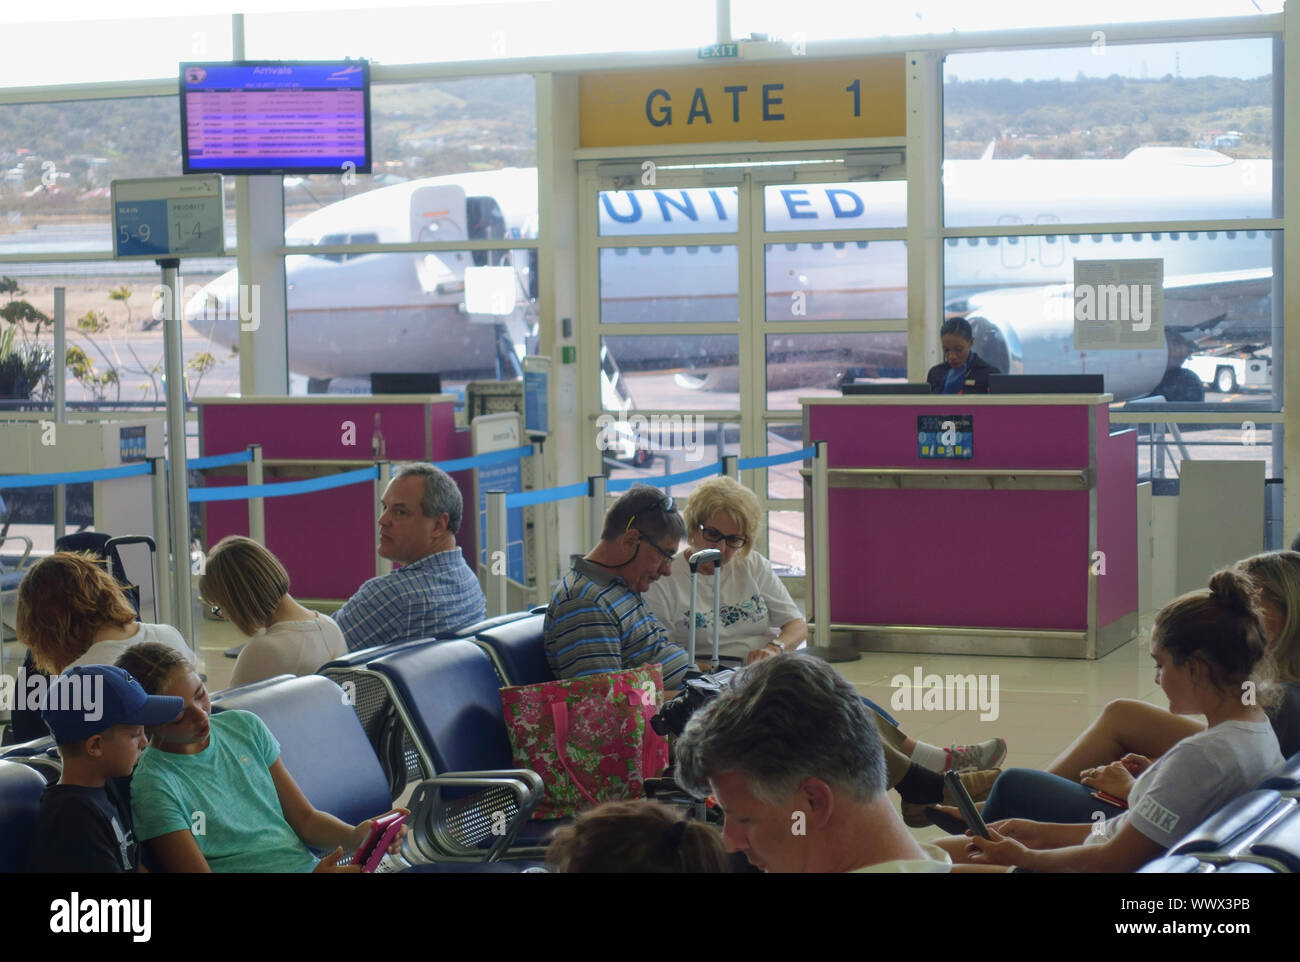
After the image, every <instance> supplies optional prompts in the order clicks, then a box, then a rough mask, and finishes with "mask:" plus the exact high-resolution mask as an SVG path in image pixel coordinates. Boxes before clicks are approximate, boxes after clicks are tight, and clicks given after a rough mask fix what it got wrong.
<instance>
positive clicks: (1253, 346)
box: [944, 230, 1281, 402]
mask: <svg viewBox="0 0 1300 962" xmlns="http://www.w3.org/2000/svg"><path fill="white" fill-rule="evenodd" d="M1275 241H1276V237H1275V232H1273V231H1263V230H1242V231H1207V232H1196V231H1193V232H1188V233H1181V232H1177V231H1175V232H1172V233H1170V232H1153V233H1147V234H1068V235H1066V234H1055V235H1046V234H1045V235H1041V236H1028V237H1000V238H998V237H969V238H955V237H953V238H948V239H947V241H946V242H945V244H944V254H945V257H944V282H945V298H946V306H947V311H948V313H949V314H962V315H965V316H966V317H967V318H968V319H970V321H971V322H972V325H973V326H974V328H975V335H976V337H975V350H976V351H977V352H978V353H979V354H980V356H981V357H984V358H985V359H987V360H988V361H989V362H990V363H991V364H993V365H994V366H996V367H998V368H1001V369H1002V370H1003V371H1004V372H1008V373H1013V374H1083V373H1093V374H1097V373H1100V374H1104V375H1105V377H1106V390H1107V391H1108V392H1110V393H1112V394H1114V395H1115V399H1116V400H1117V401H1123V400H1128V399H1130V398H1138V397H1143V396H1146V395H1149V394H1155V393H1161V394H1164V396H1165V397H1166V398H1168V399H1169V400H1170V401H1179V402H1197V401H1201V400H1207V401H1231V400H1237V399H1241V400H1255V401H1258V400H1260V399H1261V398H1262V397H1264V396H1265V395H1261V393H1260V392H1261V391H1265V392H1267V391H1270V390H1271V389H1272V385H1273V378H1272V375H1271V373H1269V372H1267V371H1265V372H1260V371H1258V370H1254V371H1251V372H1249V373H1250V378H1251V379H1252V380H1251V383H1250V384H1247V380H1248V377H1247V375H1248V372H1247V370H1246V367H1245V365H1246V363H1247V361H1246V358H1241V361H1242V365H1243V367H1242V371H1241V376H1240V377H1239V378H1237V380H1238V382H1239V384H1238V385H1232V386H1231V387H1233V388H1234V390H1232V391H1230V392H1228V393H1227V394H1224V393H1222V392H1221V390H1220V388H1221V387H1223V386H1228V385H1220V384H1216V383H1215V381H1216V378H1215V373H1216V372H1215V370H1210V371H1208V372H1206V376H1205V377H1204V378H1198V376H1197V373H1194V372H1193V371H1192V370H1191V368H1196V370H1197V371H1200V369H1201V366H1205V365H1209V366H1211V367H1215V368H1217V366H1220V365H1219V364H1214V363H1213V362H1207V361H1204V360H1203V357H1204V356H1205V355H1210V354H1221V353H1225V352H1226V353H1228V354H1234V355H1243V354H1244V355H1249V356H1251V357H1266V358H1267V357H1272V356H1276V352H1277V351H1280V350H1281V343H1280V337H1281V331H1280V330H1275V328H1274V319H1273V297H1272V287H1273V274H1274V250H1275V247H1276V246H1277V245H1276V244H1275ZM1150 258H1160V259H1163V261H1164V307H1165V317H1164V324H1165V345H1164V346H1163V347H1162V348H1160V349H1157V350H1143V351H1131V350H1130V351H1124V350H1092V351H1077V350H1075V348H1074V315H1075V312H1076V304H1075V298H1074V289H1073V286H1072V285H1073V281H1074V261H1075V260H1076V259H1083V260H1132V259H1150ZM1189 359H1192V363H1191V365H1190V366H1189V365H1188V364H1187V362H1188V360H1189ZM1222 363H1228V362H1220V364H1222ZM1261 373H1262V375H1263V376H1264V377H1265V378H1266V379H1267V383H1265V384H1260V383H1258V380H1257V379H1258V378H1259V377H1260V376H1261ZM1206 384H1210V385H1211V386H1210V387H1206V386H1205V385H1206ZM1236 387H1242V388H1245V387H1249V388H1250V390H1251V393H1250V394H1245V393H1242V392H1240V391H1237V390H1235V388H1236ZM1206 391H1209V392H1210V393H1208V394H1207V393H1205V392H1206Z"/></svg>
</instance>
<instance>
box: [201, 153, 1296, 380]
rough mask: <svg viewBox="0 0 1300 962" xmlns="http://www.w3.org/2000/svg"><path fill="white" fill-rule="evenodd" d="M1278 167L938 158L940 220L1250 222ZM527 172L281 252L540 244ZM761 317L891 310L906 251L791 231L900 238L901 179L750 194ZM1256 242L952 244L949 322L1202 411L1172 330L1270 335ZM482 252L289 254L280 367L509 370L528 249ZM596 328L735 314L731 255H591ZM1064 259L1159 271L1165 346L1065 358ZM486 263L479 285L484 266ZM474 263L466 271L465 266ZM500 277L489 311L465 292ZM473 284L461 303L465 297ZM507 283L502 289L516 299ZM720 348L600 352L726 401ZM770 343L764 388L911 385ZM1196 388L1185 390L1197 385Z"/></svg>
mask: <svg viewBox="0 0 1300 962" xmlns="http://www.w3.org/2000/svg"><path fill="white" fill-rule="evenodd" d="M1272 176H1273V174H1272V162H1271V161H1269V160H1234V159H1232V158H1230V157H1227V156H1225V155H1224V154H1221V153H1218V152H1216V151H1212V150H1202V149H1192V148H1141V149H1138V150H1135V151H1133V152H1132V153H1130V154H1129V155H1128V156H1127V157H1126V158H1124V159H1123V160H1031V159H1021V160H993V159H991V158H990V156H989V153H988V152H987V151H986V153H985V157H983V158H981V159H979V160H965V161H963V160H950V161H947V162H946V163H945V164H944V194H945V203H946V208H947V210H946V223H948V224H949V226H987V225H990V224H996V225H998V226H1005V225H1016V224H1025V225H1038V226H1042V227H1044V228H1050V225H1052V224H1068V223H1072V222H1079V221H1091V222H1098V223H1101V222H1107V221H1112V222H1121V221H1160V220H1208V219H1226V218H1233V219H1242V218H1264V217H1270V216H1272V189H1271V183H1272ZM536 190H537V179H536V171H535V170H533V169H507V170H500V171H492V172H487V173H473V174H458V175H450V176H444V177H432V178H424V179H421V180H416V181H411V182H408V183H403V184H398V185H395V186H392V187H386V188H382V189H378V190H374V191H370V192H368V193H365V194H360V195H357V196H355V197H351V198H348V199H347V200H344V201H340V202H338V203H335V204H331V205H329V206H327V207H324V208H322V209H320V210H318V211H315V212H313V213H311V214H309V215H307V216H306V217H304V218H302V219H301V220H300V221H298V222H297V223H295V224H294V225H293V226H292V227H291V228H289V230H288V231H287V232H286V233H287V238H288V243H289V244H294V243H302V244H341V243H347V242H371V243H374V242H403V241H418V240H463V239H466V238H469V239H480V238H482V239H507V238H529V237H535V236H536V231H537V216H536V211H537V204H536ZM737 206H738V192H737V190H736V189H735V188H734V187H707V188H706V187H701V188H688V189H677V188H659V189H647V190H633V191H605V192H602V194H601V195H600V198H599V201H598V213H599V224H598V229H599V232H600V235H601V236H602V237H630V236H646V235H650V236H655V235H667V234H676V235H682V234H691V233H698V234H715V235H716V234H720V233H722V234H725V233H732V232H735V231H736V230H737V227H738V224H739V221H738V210H737ZM764 207H765V229H766V231H767V232H768V234H769V236H768V238H767V250H766V254H765V256H766V272H767V273H766V288H767V297H766V304H765V310H766V312H767V314H766V316H767V317H768V318H771V319H783V320H795V319H806V320H809V321H814V320H831V319H834V320H846V319H863V318H866V319H901V318H904V317H906V303H907V289H906V278H907V263H906V256H907V255H906V245H905V243H904V242H903V241H901V240H899V241H870V242H867V241H848V242H845V241H832V242H825V243H820V242H811V243H809V242H805V243H800V244H793V243H790V244H786V243H782V242H781V237H780V234H781V232H784V231H790V230H804V231H809V230H841V229H871V228H897V227H902V226H904V225H905V223H906V185H905V184H903V183H902V182H898V181H891V182H858V183H846V184H806V185H780V186H768V187H766V188H765V198H764ZM1271 235H1272V232H1271V231H1265V230H1238V231H1213V232H1188V233H1185V234H1180V233H1178V232H1173V233H1147V234H1109V233H1108V234H1101V233H1086V234H1070V235H1048V236H1043V237H1004V238H983V237H972V238H949V239H948V240H947V242H946V246H945V251H944V253H945V260H944V275H945V295H946V300H947V304H948V313H949V314H950V315H952V314H960V315H963V316H968V317H969V319H970V320H971V322H972V326H973V327H974V329H975V334H976V344H975V349H976V350H977V351H978V352H979V353H980V355H981V356H983V357H985V358H986V359H988V360H989V361H990V363H992V364H994V365H996V366H997V367H999V368H1001V369H1002V370H1003V371H1007V372H1009V373H1083V372H1087V373H1103V374H1105V375H1106V378H1107V381H1106V384H1107V390H1108V391H1110V392H1112V393H1114V394H1115V396H1116V398H1117V399H1125V398H1130V397H1140V396H1145V395H1148V394H1152V393H1160V392H1163V393H1165V394H1166V396H1168V397H1169V398H1170V399H1171V400H1199V399H1200V398H1202V397H1203V396H1204V393H1203V389H1202V387H1201V384H1200V381H1199V379H1195V378H1194V376H1188V375H1189V374H1190V372H1186V371H1184V370H1183V369H1182V363H1183V361H1184V360H1185V358H1186V357H1187V356H1188V354H1189V353H1191V351H1192V350H1193V346H1192V344H1191V343H1190V342H1189V341H1188V339H1187V338H1186V337H1184V336H1183V335H1182V334H1181V333H1179V332H1180V331H1187V330H1189V329H1193V328H1197V327H1205V326H1208V325H1212V324H1213V325H1217V328H1216V329H1218V330H1223V329H1225V327H1226V328H1228V329H1235V330H1238V331H1239V332H1240V333H1242V334H1246V333H1247V332H1249V336H1251V337H1253V338H1254V339H1255V340H1257V341H1258V340H1260V339H1261V337H1263V338H1267V337H1268V332H1269V330H1270V328H1271V307H1270V305H1269V295H1270V290H1271V277H1272V270H1271V264H1272V262H1273V255H1272V236H1271ZM529 253H530V252H528V251H526V250H515V251H510V252H508V253H507V252H501V253H496V252H494V253H493V254H492V255H491V256H490V257H489V256H488V255H486V254H473V255H470V254H447V253H438V254H409V255H391V254H359V255H354V254H303V255H301V256H294V257H290V258H289V259H288V261H287V263H286V281H287V284H288V298H289V318H288V320H289V337H290V344H291V353H292V356H293V363H294V369H295V371H297V372H298V373H300V374H306V375H308V376H310V377H311V378H313V379H314V380H313V387H314V388H317V389H319V388H321V387H322V386H323V384H324V383H325V382H327V381H328V379H330V378H335V377H364V376H367V375H369V374H371V373H375V372H411V371H426V372H441V373H443V374H444V376H445V375H447V374H459V375H470V376H494V375H505V376H512V375H513V374H514V373H516V370H515V367H516V358H517V356H518V355H519V354H520V353H522V349H523V344H524V340H525V337H526V336H527V335H528V334H530V333H532V331H533V327H534V320H535V296H536V283H537V276H536V266H535V263H536V261H535V257H530V256H529ZM600 258H601V260H600V279H599V284H600V293H601V312H602V319H603V320H604V321H605V322H606V323H615V324H616V323H619V322H635V321H653V322H660V323H669V324H670V323H672V322H682V321H735V320H736V317H737V293H736V288H737V283H738V281H737V278H738V275H739V271H738V268H737V263H736V248H735V247H734V246H730V245H725V244H723V245H716V244H715V245H691V244H689V243H687V244H682V243H680V242H679V243H677V244H675V245H674V246H658V247H655V246H640V247H631V248H626V247H625V248H605V249H602V251H601V255H600ZM1075 258H1081V259H1087V260H1096V259H1112V258H1162V259H1163V260H1164V275H1165V301H1166V319H1165V325H1166V332H1167V343H1166V345H1165V347H1164V349H1162V350H1147V351H1092V352H1080V351H1076V350H1075V349H1074V346H1073V324H1072V323H1071V321H1070V320H1069V315H1068V314H1063V313H1062V311H1061V310H1059V309H1058V308H1059V305H1058V304H1057V303H1056V302H1057V300H1058V299H1060V298H1063V297H1064V298H1072V294H1071V288H1070V286H1069V285H1070V283H1071V281H1072V274H1073V262H1074V259H1075ZM492 267H495V268H497V270H496V271H495V272H493V271H491V270H488V271H484V270H482V268H492ZM473 268H479V270H477V271H476V270H474V269H473ZM489 282H490V283H491V284H495V285H496V288H495V290H494V295H493V303H492V304H491V305H490V306H489V307H487V308H486V309H485V308H484V303H485V302H484V297H483V296H481V295H479V296H475V291H474V288H475V287H476V286H478V285H479V284H489ZM236 283H237V282H236V277H235V272H233V271H231V272H230V273H228V274H226V275H223V276H222V277H220V278H218V279H217V280H215V281H213V282H212V283H211V284H209V285H208V286H207V287H206V288H205V289H204V290H203V291H202V292H200V294H199V295H197V296H196V297H194V298H193V299H192V300H191V301H190V303H189V305H188V306H187V310H186V317H187V319H188V320H189V321H190V323H191V325H192V326H194V327H195V329H196V330H198V331H199V332H200V333H201V334H204V335H206V334H208V333H209V331H211V334H212V337H213V340H215V341H216V342H218V343H221V344H229V343H231V342H232V341H234V340H235V338H236V337H237V326H238V325H237V323H236V322H237V319H238V312H237V306H238V301H237V298H236V296H235V295H236V291H237V287H236ZM467 284H468V285H469V288H470V289H469V290H467ZM511 289H512V290H511ZM736 343H737V339H736V337H735V336H725V335H706V336H696V337H690V338H683V337H677V336H673V335H657V336H649V337H636V338H628V339H626V340H624V339H619V341H617V342H616V343H614V344H608V345H607V346H608V347H610V351H611V353H612V355H613V357H614V360H615V362H616V365H617V367H619V368H623V369H638V368H643V369H649V368H653V369H657V370H663V369H684V370H685V373H684V374H682V375H679V377H678V380H679V382H680V383H682V384H684V385H687V386H690V387H702V388H706V389H720V390H734V389H735V384H736V381H737V368H736V362H735V358H734V352H735V350H736ZM807 344H808V342H807V341H806V340H795V339H791V338H789V337H783V336H773V337H771V338H769V343H768V364H769V385H770V386H771V387H772V388H774V389H776V388H780V387H793V386H814V385H816V386H826V387H833V386H835V385H836V384H837V383H838V382H839V380H840V379H841V378H842V377H844V376H845V375H846V374H851V373H858V374H859V375H861V376H877V377H904V376H906V337H905V335H903V334H901V333H899V334H893V335H875V336H874V337H873V338H872V347H871V349H870V350H868V351H864V350H863V349H862V347H861V344H862V336H861V335H834V334H830V335H825V334H819V335H817V351H816V353H815V354H813V355H810V354H809V352H808V347H807ZM1193 382H1194V383H1193Z"/></svg>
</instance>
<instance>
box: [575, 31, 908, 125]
mask: <svg viewBox="0 0 1300 962" xmlns="http://www.w3.org/2000/svg"><path fill="white" fill-rule="evenodd" d="M905 86H906V67H905V58H904V57H903V55H902V54H896V55H895V54H891V55H884V56H879V57H863V58H858V59H855V60H807V59H804V58H801V57H794V56H791V58H790V59H788V60H765V61H763V62H761V63H753V64H731V63H728V64H726V65H722V64H718V65H712V64H709V65H701V66H699V67H694V68H686V69H683V68H680V67H673V68H669V69H658V70H601V71H591V72H588V73H584V74H583V75H582V77H581V78H580V79H579V85H578V95H579V117H580V124H581V132H580V137H581V141H582V146H583V147H623V146H631V145H641V144H645V145H649V146H654V145H659V144H687V143H691V144H693V143H710V142H715V141H734V140H757V141H787V140H827V139H838V138H851V137H903V136H905V135H906V133H907V108H906V90H905Z"/></svg>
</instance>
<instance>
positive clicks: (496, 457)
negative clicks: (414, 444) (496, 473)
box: [433, 444, 533, 474]
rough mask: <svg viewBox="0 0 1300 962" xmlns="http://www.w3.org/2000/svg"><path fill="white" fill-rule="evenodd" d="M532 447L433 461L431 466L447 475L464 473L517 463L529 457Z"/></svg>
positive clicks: (525, 446) (525, 445) (527, 445)
mask: <svg viewBox="0 0 1300 962" xmlns="http://www.w3.org/2000/svg"><path fill="white" fill-rule="evenodd" d="M532 453H533V446H532V445H531V444H524V445H521V446H519V447H517V448H510V449H508V450H506V451H489V452H488V453H487V454H476V455H474V456H473V457H472V458H456V460H454V461H434V462H433V466H434V467H436V468H442V470H444V471H446V472H447V473H449V474H450V473H451V472H452V471H464V470H466V469H468V468H482V467H486V466H487V465H489V464H500V463H502V462H503V461H517V460H519V459H520V458H527V457H531V456H532Z"/></svg>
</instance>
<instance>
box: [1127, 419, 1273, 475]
mask: <svg viewBox="0 0 1300 962" xmlns="http://www.w3.org/2000/svg"><path fill="white" fill-rule="evenodd" d="M1127 428H1136V429H1137V442H1138V443H1137V451H1138V462H1137V464H1138V480H1139V481H1162V480H1170V479H1175V478H1178V477H1179V476H1180V475H1181V474H1182V464H1183V462H1184V461H1207V460H1209V461H1263V462H1264V463H1265V468H1264V474H1265V477H1269V478H1277V477H1281V475H1282V465H1281V463H1280V461H1279V460H1278V459H1275V458H1274V457H1273V451H1274V447H1273V440H1274V435H1275V434H1276V436H1277V437H1278V438H1280V437H1281V434H1282V432H1281V428H1280V426H1277V425H1272V424H1257V423H1256V422H1255V421H1253V420H1251V419H1250V417H1249V415H1246V416H1244V417H1243V418H1242V421H1241V423H1240V424H1123V425H1114V426H1112V430H1121V429H1127Z"/></svg>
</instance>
